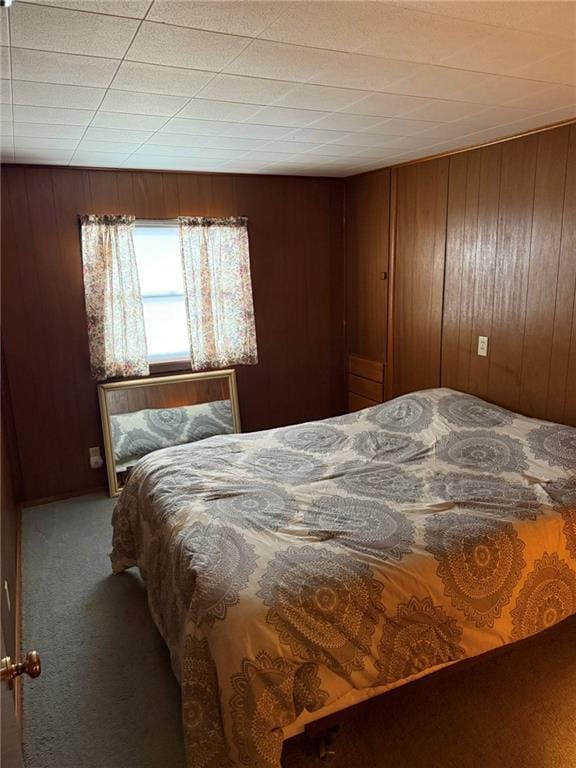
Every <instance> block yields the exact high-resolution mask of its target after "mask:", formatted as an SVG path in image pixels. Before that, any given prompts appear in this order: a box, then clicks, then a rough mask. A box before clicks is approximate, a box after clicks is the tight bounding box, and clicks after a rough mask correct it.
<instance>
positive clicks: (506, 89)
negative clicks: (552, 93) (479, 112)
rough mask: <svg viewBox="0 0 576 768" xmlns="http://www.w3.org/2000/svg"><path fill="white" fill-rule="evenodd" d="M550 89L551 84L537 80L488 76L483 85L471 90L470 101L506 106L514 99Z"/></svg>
mask: <svg viewBox="0 0 576 768" xmlns="http://www.w3.org/2000/svg"><path fill="white" fill-rule="evenodd" d="M549 88H550V84H549V83H540V82H536V81H535V80H524V79H521V78H518V77H506V76H504V75H502V76H497V75H487V76H486V80H485V81H484V82H483V83H482V85H479V86H477V87H475V88H470V91H469V96H470V98H469V100H470V101H477V102H479V103H483V104H505V103H507V102H509V101H512V100H513V99H521V98H525V97H528V96H534V95H536V94H540V93H542V92H543V91H546V90H548V89H549Z"/></svg>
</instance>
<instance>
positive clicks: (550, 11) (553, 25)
mask: <svg viewBox="0 0 576 768" xmlns="http://www.w3.org/2000/svg"><path fill="white" fill-rule="evenodd" d="M410 6H411V7H413V8H418V10H422V11H427V12H428V13H431V14H442V15H445V16H451V17H454V18H458V19H465V20H467V21H474V22H479V23H482V24H491V25H493V26H496V27H505V28H509V29H520V30H523V31H525V32H536V33H538V34H544V35H556V36H558V37H565V38H568V39H571V38H573V37H574V34H575V30H576V6H575V5H574V4H573V3H570V2H563V1H562V0H560V1H559V2H558V1H557V0H547V1H546V2H534V0H515V1H514V2H510V0H489V1H488V2H486V0H466V1H465V2H454V0H420V1H419V2H412V0H410Z"/></svg>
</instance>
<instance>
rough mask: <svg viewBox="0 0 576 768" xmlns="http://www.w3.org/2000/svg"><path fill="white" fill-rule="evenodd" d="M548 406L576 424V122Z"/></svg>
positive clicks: (568, 168)
mask: <svg viewBox="0 0 576 768" xmlns="http://www.w3.org/2000/svg"><path fill="white" fill-rule="evenodd" d="M547 406H548V418H550V419H551V420H552V421H563V422H565V423H566V424H573V425H574V426H576V125H573V126H572V127H571V129H570V138H569V146H568V158H567V165H566V187H565V195H564V211H563V218H562V241H561V244H560V260H559V266H558V287H557V293H556V307H555V313H554V331H553V335H552V355H551V360H550V374H549V379H548V401H547Z"/></svg>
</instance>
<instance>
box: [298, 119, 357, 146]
mask: <svg viewBox="0 0 576 768" xmlns="http://www.w3.org/2000/svg"><path fill="white" fill-rule="evenodd" d="M316 125H317V123H316ZM347 134H348V131H326V130H321V129H317V128H298V129H296V130H295V131H291V132H290V133H288V134H287V135H286V138H287V140H288V141H304V142H311V143H312V144H324V143H325V142H328V141H335V140H336V139H338V138H341V137H342V136H346V135H347Z"/></svg>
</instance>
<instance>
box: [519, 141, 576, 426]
mask: <svg viewBox="0 0 576 768" xmlns="http://www.w3.org/2000/svg"><path fill="white" fill-rule="evenodd" d="M569 138H570V135H569V132H568V131H550V132H548V133H543V134H541V135H540V136H539V137H538V145H537V156H536V177H535V183H534V211H533V218H532V239H531V243H530V258H529V261H528V265H527V266H528V288H527V295H526V307H525V321H524V337H523V340H522V341H523V343H522V357H521V367H520V401H519V402H520V407H521V409H522V411H523V412H524V413H526V414H528V415H529V416H532V415H537V414H539V413H543V412H545V411H546V404H547V399H548V379H549V377H550V358H551V352H552V344H551V340H552V338H553V335H554V317H555V309H556V295H557V290H558V267H559V261H560V245H561V238H562V215H563V207H564V191H565V183H566V163H567V156H568V141H569ZM574 257H575V258H576V253H575V254H574Z"/></svg>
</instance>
